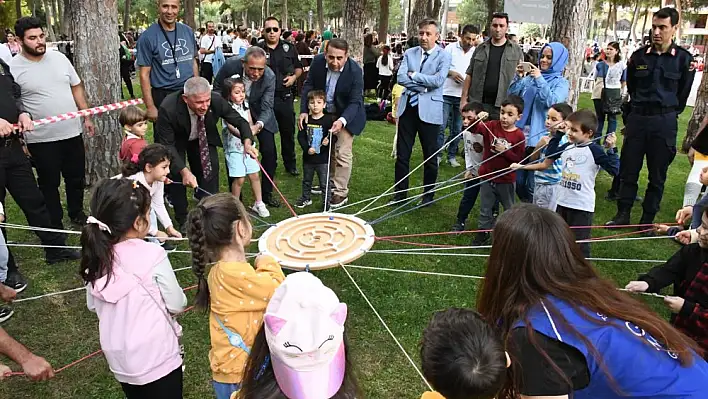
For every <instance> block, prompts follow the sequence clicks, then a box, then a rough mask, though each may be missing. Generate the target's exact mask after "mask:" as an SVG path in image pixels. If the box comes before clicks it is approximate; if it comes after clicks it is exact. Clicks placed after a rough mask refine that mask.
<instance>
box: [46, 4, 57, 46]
mask: <svg viewBox="0 0 708 399" xmlns="http://www.w3.org/2000/svg"><path fill="white" fill-rule="evenodd" d="M43 2H44V15H46V19H47V34H48V35H49V41H51V42H56V41H57V37H56V35H54V27H53V26H52V21H53V20H54V14H53V13H52V6H51V5H50V4H49V1H48V0H43Z"/></svg>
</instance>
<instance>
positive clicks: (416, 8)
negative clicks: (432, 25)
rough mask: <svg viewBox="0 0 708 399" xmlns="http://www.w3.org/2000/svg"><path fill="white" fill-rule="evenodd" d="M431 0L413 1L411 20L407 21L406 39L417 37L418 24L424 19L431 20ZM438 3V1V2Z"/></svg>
mask: <svg viewBox="0 0 708 399" xmlns="http://www.w3.org/2000/svg"><path fill="white" fill-rule="evenodd" d="M431 1H432V0H414V1H413V10H411V20H410V21H408V32H407V33H408V37H418V23H419V22H420V21H422V20H424V19H425V18H432V12H433V10H432V8H433V7H432V4H431ZM438 1H439V0H438Z"/></svg>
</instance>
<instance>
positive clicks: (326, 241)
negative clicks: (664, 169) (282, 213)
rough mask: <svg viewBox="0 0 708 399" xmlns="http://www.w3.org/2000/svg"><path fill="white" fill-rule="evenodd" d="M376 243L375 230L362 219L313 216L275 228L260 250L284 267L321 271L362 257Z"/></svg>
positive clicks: (266, 234)
mask: <svg viewBox="0 0 708 399" xmlns="http://www.w3.org/2000/svg"><path fill="white" fill-rule="evenodd" d="M374 240H375V236H374V229H373V228H372V227H371V226H370V225H369V224H367V222H366V221H364V220H362V219H359V218H358V217H355V216H352V215H345V214H340V213H310V214H306V215H300V216H297V217H292V218H290V219H286V220H283V221H282V222H280V223H278V224H276V225H275V226H271V227H270V228H269V229H268V230H266V231H265V232H264V233H263V235H261V237H260V238H259V239H258V249H259V250H260V252H261V253H262V254H265V255H271V256H273V257H274V258H275V259H277V260H278V262H280V265H281V266H282V267H285V268H289V269H295V270H305V269H309V270H318V269H327V268H331V267H336V266H339V265H340V264H346V263H349V262H352V261H354V260H356V259H358V258H360V257H362V256H363V255H364V254H365V253H366V251H368V250H369V249H371V247H372V246H373V245H374Z"/></svg>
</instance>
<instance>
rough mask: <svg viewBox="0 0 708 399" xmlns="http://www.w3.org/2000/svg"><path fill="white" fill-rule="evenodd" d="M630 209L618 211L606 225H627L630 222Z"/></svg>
mask: <svg viewBox="0 0 708 399" xmlns="http://www.w3.org/2000/svg"><path fill="white" fill-rule="evenodd" d="M629 216H630V214H629V211H617V214H616V215H615V216H614V217H613V218H612V219H611V220H610V221H609V222H607V223H605V226H626V225H628V224H629V223H630V221H629Z"/></svg>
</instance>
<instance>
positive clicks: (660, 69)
mask: <svg viewBox="0 0 708 399" xmlns="http://www.w3.org/2000/svg"><path fill="white" fill-rule="evenodd" d="M692 61H693V57H692V56H691V54H690V53H689V52H688V51H686V50H685V49H683V48H681V47H679V46H677V45H676V44H675V43H672V44H671V47H669V49H668V51H666V52H665V53H661V54H657V53H656V52H655V51H653V49H652V47H651V46H644V47H641V48H639V49H638V50H637V51H635V52H634V53H633V54H632V56H631V57H630V58H629V62H628V64H627V89H628V92H629V96H630V101H631V102H630V106H631V108H630V109H629V115H628V116H627V119H626V131H625V136H624V142H623V145H622V155H621V158H620V162H621V165H622V166H621V168H620V190H619V195H618V196H619V199H618V201H617V215H615V217H614V218H613V219H612V220H611V221H610V222H608V223H607V224H608V225H625V224H630V213H631V210H632V205H633V203H634V199H635V197H636V195H637V188H638V185H637V182H638V181H639V172H640V171H641V170H642V165H643V163H644V157H645V156H646V159H647V169H648V172H649V183H648V185H647V191H646V194H645V197H644V202H643V203H642V208H643V213H642V218H641V221H640V222H639V223H640V224H649V223H653V221H654V216H655V215H656V213H657V212H659V205H660V203H661V197H662V196H663V193H664V182H665V181H666V172H667V170H668V168H669V165H670V164H671V162H672V161H673V160H674V157H675V156H676V134H677V130H678V121H677V118H678V115H679V114H681V112H683V110H684V108H685V107H686V100H687V99H688V95H689V93H690V91H691V85H692V84H693V78H694V75H695V65H694V64H692Z"/></svg>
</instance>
